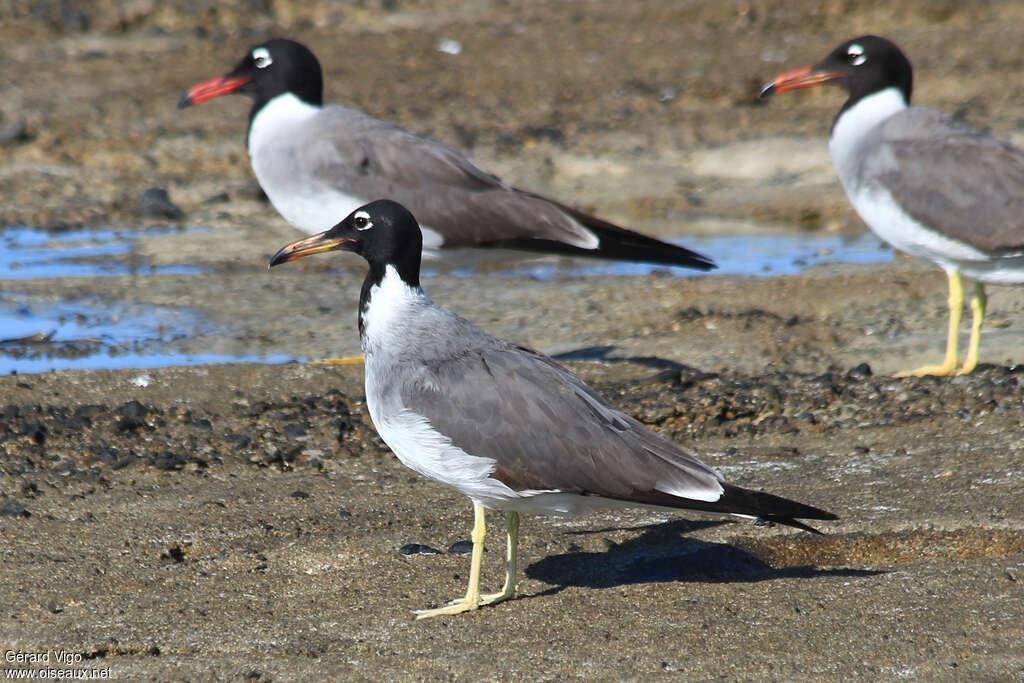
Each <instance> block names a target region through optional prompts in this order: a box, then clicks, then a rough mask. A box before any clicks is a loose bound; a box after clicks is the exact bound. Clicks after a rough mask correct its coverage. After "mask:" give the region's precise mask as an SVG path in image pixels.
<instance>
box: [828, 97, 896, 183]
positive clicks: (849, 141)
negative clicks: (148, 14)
mask: <svg viewBox="0 0 1024 683" xmlns="http://www.w3.org/2000/svg"><path fill="white" fill-rule="evenodd" d="M907 106H908V105H907V101H906V100H905V99H904V98H903V93H902V92H901V91H900V89H899V88H897V87H895V86H891V87H888V88H886V89H885V90H880V91H878V92H876V93H874V94H872V95H868V96H867V97H864V98H861V100H860V101H859V102H857V104H855V105H853V106H852V107H850V108H849V109H847V110H846V111H844V112H843V113H842V114H840V115H839V118H838V119H836V124H835V126H834V127H833V128H832V137H831V138H829V141H828V148H829V151H830V152H831V153H832V161H833V162H835V164H836V166H838V167H839V168H840V169H842V168H844V167H846V166H847V165H849V164H850V163H851V161H852V158H853V156H854V155H855V154H856V150H857V147H858V145H859V144H860V142H861V141H862V140H863V139H864V138H865V136H866V135H867V134H868V132H869V131H870V130H871V129H872V128H874V127H875V126H877V125H878V124H880V123H882V122H883V121H885V120H886V119H887V118H889V117H890V116H892V115H893V114H897V113H899V112H901V111H903V110H904V109H906V108H907Z"/></svg>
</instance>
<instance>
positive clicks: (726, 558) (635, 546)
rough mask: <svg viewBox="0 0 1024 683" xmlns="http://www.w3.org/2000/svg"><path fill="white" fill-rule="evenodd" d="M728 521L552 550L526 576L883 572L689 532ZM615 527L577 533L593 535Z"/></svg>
mask: <svg viewBox="0 0 1024 683" xmlns="http://www.w3.org/2000/svg"><path fill="white" fill-rule="evenodd" d="M729 523H730V522H726V521H696V522H694V521H689V520H673V521H671V522H664V523H661V524H654V525H649V526H643V527H638V530H642V531H643V533H642V534H640V535H639V536H637V537H636V538H634V539H631V540H629V541H626V542H624V543H612V542H610V541H608V544H609V547H608V549H607V550H606V551H604V552H568V553H564V554H561V555H551V556H548V557H545V558H544V559H542V560H539V561H538V562H535V563H533V564H531V565H530V566H529V567H527V568H526V575H527V576H528V577H529V578H531V579H537V580H539V581H543V582H545V583H549V584H553V587H552V588H551V589H549V590H547V591H544V593H547V594H551V593H557V592H559V591H560V590H562V589H563V588H566V587H568V586H582V587H587V588H610V587H613V586H622V585H627V584H634V583H652V582H664V581H689V582H699V583H751V582H756V581H769V580H772V579H783V578H806V579H810V578H815V577H819V576H848V577H861V576H863V577H866V576H875V575H877V574H882V573H884V572H882V571H879V570H869V569H850V568H843V567H831V568H827V567H814V566H806V565H804V566H786V567H772V566H770V565H768V564H766V563H765V562H764V561H763V560H761V559H760V558H759V557H757V556H756V555H754V554H751V553H749V552H747V551H745V550H741V549H740V548H737V547H735V546H733V545H729V544H726V543H710V542H708V541H700V540H696V539H692V538H688V537H687V536H686V535H687V534H689V533H690V532H693V531H696V530H699V529H704V528H708V527H714V526H718V525H720V524H729ZM607 531H612V529H602V530H599V531H587V532H573V533H578V534H584V533H585V534H592V533H601V532H607Z"/></svg>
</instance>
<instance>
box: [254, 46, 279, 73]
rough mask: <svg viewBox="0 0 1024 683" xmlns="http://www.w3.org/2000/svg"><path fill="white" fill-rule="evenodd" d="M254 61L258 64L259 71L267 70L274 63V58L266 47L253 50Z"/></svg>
mask: <svg viewBox="0 0 1024 683" xmlns="http://www.w3.org/2000/svg"><path fill="white" fill-rule="evenodd" d="M252 60H253V61H254V62H256V68H257V69H266V68H267V67H268V66H270V65H271V64H273V63H274V58H273V57H271V56H270V50H268V49H267V48H265V47H258V48H256V49H255V50H253V51H252Z"/></svg>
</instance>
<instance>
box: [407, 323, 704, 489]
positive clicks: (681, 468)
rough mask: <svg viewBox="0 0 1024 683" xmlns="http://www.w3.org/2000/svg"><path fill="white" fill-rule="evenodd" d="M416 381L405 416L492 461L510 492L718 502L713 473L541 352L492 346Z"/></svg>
mask: <svg viewBox="0 0 1024 683" xmlns="http://www.w3.org/2000/svg"><path fill="white" fill-rule="evenodd" d="M418 372H419V373H420V375H419V377H418V378H417V379H416V380H414V381H412V382H410V383H408V384H407V385H406V386H405V388H404V389H403V390H402V400H403V402H404V403H405V405H406V407H407V408H409V409H411V410H413V411H414V412H416V413H418V414H421V415H423V416H424V417H426V418H427V419H428V420H429V421H430V423H431V424H432V425H433V426H434V428H435V429H437V430H438V431H440V432H441V433H442V434H444V435H445V436H447V437H448V438H450V439H451V440H452V442H453V444H454V445H456V446H458V447H459V448H461V449H462V450H464V451H465V452H467V453H469V454H470V455H475V456H482V457H487V458H493V459H494V460H495V461H496V463H497V464H496V470H495V475H496V476H497V477H498V478H500V479H501V480H502V481H504V482H505V483H506V484H508V485H509V486H510V487H511V488H513V489H515V490H520V491H521V490H527V489H532V490H559V491H563V492H569V493H578V494H584V495H586V494H590V495H599V496H604V497H608V498H616V499H620V500H628V501H635V502H650V503H652V504H662V505H664V504H672V503H671V500H672V498H673V497H675V496H679V497H681V499H680V500H678V503H680V504H684V500H685V499H692V500H703V501H715V500H718V498H719V496H720V495H721V494H722V491H723V488H722V486H721V485H720V483H719V482H720V481H721V477H720V476H719V475H718V473H717V472H715V471H714V470H713V469H711V468H710V467H708V466H707V465H705V464H703V463H702V462H700V461H699V460H697V459H696V458H695V457H694V456H693V455H692V454H690V453H689V452H687V451H686V450H684V449H683V448H681V447H679V446H677V445H676V444H674V443H672V442H670V441H668V440H666V439H663V438H662V437H660V436H658V435H657V434H655V433H654V432H653V431H651V430H650V429H648V428H647V427H645V426H644V425H643V424H641V423H640V422H638V421H637V420H635V419H633V418H632V417H629V416H628V415H625V414H624V413H622V412H620V411H618V410H615V409H614V408H613V407H612V406H610V405H609V404H608V403H607V402H606V401H605V400H604V399H602V398H601V397H600V396H599V395H598V394H597V393H596V392H594V391H593V390H592V389H591V388H590V387H588V386H587V385H586V384H585V383H584V382H583V381H582V380H581V379H579V378H578V377H576V376H575V375H574V374H572V373H571V372H569V371H568V370H566V369H565V368H563V367H561V366H560V365H558V364H557V363H555V362H554V361H552V360H551V359H549V358H548V357H546V356H544V355H542V354H540V353H537V352H535V351H532V350H530V349H526V348H523V347H516V346H510V345H505V344H503V343H501V344H499V345H494V346H491V347H488V348H486V349H483V350H479V349H478V350H474V351H472V352H470V353H468V354H463V355H460V356H458V357H457V358H453V359H448V360H445V361H442V362H438V363H433V364H428V365H426V366H423V367H421V368H420V369H419V370H418ZM665 494H668V495H665Z"/></svg>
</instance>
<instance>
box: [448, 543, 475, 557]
mask: <svg viewBox="0 0 1024 683" xmlns="http://www.w3.org/2000/svg"><path fill="white" fill-rule="evenodd" d="M471 552H473V541H466V540H462V541H455V543H452V544H451V545H450V546H448V554H449V555H468V554H469V553H471Z"/></svg>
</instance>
